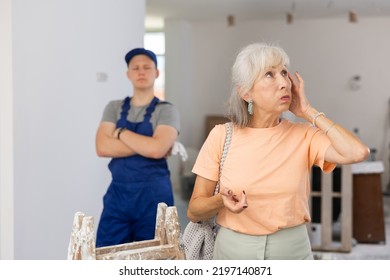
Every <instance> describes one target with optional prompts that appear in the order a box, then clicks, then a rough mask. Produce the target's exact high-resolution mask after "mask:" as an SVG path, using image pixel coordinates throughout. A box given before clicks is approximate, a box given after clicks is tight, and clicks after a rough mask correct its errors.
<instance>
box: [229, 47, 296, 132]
mask: <svg viewBox="0 0 390 280" xmlns="http://www.w3.org/2000/svg"><path fill="white" fill-rule="evenodd" d="M289 63H290V59H289V57H288V55H287V54H286V52H285V51H284V50H283V49H282V48H281V47H279V46H277V45H275V44H267V43H254V44H250V45H248V46H246V47H244V48H243V49H241V51H240V52H239V54H238V55H237V58H236V61H235V63H234V65H233V67H232V92H231V95H230V99H229V102H228V114H227V115H228V117H229V119H230V120H231V121H232V122H233V123H234V124H236V125H238V126H241V127H244V126H247V125H248V123H249V120H250V115H249V113H248V110H247V108H248V103H247V102H246V101H245V100H244V99H242V97H241V96H242V95H244V94H245V93H247V92H248V91H250V90H251V89H252V87H253V85H254V83H255V81H256V79H257V78H258V77H259V75H260V74H261V73H262V72H264V71H265V69H267V68H269V67H271V66H276V65H285V66H286V67H287V66H288V65H289Z"/></svg>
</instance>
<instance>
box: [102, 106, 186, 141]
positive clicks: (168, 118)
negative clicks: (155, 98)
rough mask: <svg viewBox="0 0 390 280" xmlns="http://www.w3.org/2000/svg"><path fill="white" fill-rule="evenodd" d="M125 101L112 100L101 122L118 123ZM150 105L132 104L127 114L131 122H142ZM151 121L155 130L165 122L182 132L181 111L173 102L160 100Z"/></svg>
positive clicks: (105, 109)
mask: <svg viewBox="0 0 390 280" xmlns="http://www.w3.org/2000/svg"><path fill="white" fill-rule="evenodd" d="M123 101H124V100H112V101H110V102H109V103H108V104H107V105H106V107H105V108H104V112H103V117H102V120H101V122H112V123H114V124H116V123H117V121H118V120H119V118H120V113H121V111H122V104H123ZM148 106H149V104H148V105H145V106H131V107H130V111H129V112H128V114H127V120H128V121H129V122H142V121H143V120H144V115H145V112H146V108H147V107H148ZM150 122H151V123H152V126H153V130H155V129H156V127H157V126H158V125H160V124H164V125H169V126H172V127H174V128H176V130H177V133H178V134H179V132H180V115H179V111H178V110H177V108H176V107H175V106H174V105H173V104H171V103H166V102H161V101H160V103H158V104H157V105H156V108H155V110H154V112H153V113H152V116H151V118H150Z"/></svg>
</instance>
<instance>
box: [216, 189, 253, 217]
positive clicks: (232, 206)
mask: <svg viewBox="0 0 390 280" xmlns="http://www.w3.org/2000/svg"><path fill="white" fill-rule="evenodd" d="M221 194H222V199H223V203H224V205H225V207H226V208H227V209H229V210H230V211H232V212H233V213H241V212H242V211H243V210H244V209H245V208H247V207H248V201H247V198H246V194H245V191H242V194H241V198H240V199H239V198H238V197H237V195H235V194H234V193H233V192H232V191H231V190H229V189H224V190H223V191H222V192H221Z"/></svg>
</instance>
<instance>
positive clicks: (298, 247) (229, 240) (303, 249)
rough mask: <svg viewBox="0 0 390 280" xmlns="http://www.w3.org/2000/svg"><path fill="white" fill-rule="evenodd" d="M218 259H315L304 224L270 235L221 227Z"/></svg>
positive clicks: (218, 239)
mask: <svg viewBox="0 0 390 280" xmlns="http://www.w3.org/2000/svg"><path fill="white" fill-rule="evenodd" d="M213 258H214V259H215V260H313V253H312V251H311V245H310V239H309V235H308V232H307V228H306V225H305V224H302V225H299V226H296V227H292V228H287V229H283V230H280V231H278V232H276V233H273V234H269V235H247V234H242V233H238V232H236V231H232V230H230V229H226V228H223V227H221V228H220V229H219V232H218V235H217V238H216V241H215V246H214V256H213Z"/></svg>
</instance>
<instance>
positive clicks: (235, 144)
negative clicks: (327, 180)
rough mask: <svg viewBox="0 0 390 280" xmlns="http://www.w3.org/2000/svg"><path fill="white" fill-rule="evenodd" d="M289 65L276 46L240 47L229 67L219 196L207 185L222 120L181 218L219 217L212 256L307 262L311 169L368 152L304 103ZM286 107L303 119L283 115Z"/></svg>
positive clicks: (213, 174)
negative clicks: (228, 130) (229, 127)
mask: <svg viewBox="0 0 390 280" xmlns="http://www.w3.org/2000/svg"><path fill="white" fill-rule="evenodd" d="M288 65H289V57H288V55H287V54H286V53H285V51H284V50H283V49H282V48H281V47H279V46H277V45H272V44H264V43H255V44H251V45H248V46H246V47H245V48H243V49H242V50H241V52H240V53H239V54H238V56H237V58H236V61H235V63H234V65H233V69H232V93H231V97H230V100H229V111H228V117H229V118H230V120H231V121H232V122H233V124H234V126H233V133H232V140H231V144H230V148H229V151H228V154H227V157H226V159H225V162H224V165H223V170H222V174H221V177H220V192H219V194H217V195H213V190H214V187H215V185H216V182H217V181H218V178H219V162H220V158H221V154H222V148H223V145H224V140H225V134H226V128H225V125H217V126H215V127H214V128H213V130H212V131H211V132H210V134H209V136H208V138H207V139H206V141H205V143H204V144H203V146H202V148H201V150H200V153H199V155H198V158H197V160H196V162H195V165H194V167H193V172H194V173H195V174H196V175H197V178H196V182H195V186H194V191H193V193H192V196H191V199H190V203H189V207H188V211H187V215H188V217H189V219H190V220H191V221H193V222H198V221H202V220H206V219H208V218H210V217H211V216H213V215H215V214H217V223H218V224H219V225H220V229H219V231H218V234H217V237H216V241H215V247H214V253H213V258H214V259H252V260H254V259H313V254H312V251H311V245H310V240H309V236H308V233H307V228H306V225H305V223H307V222H309V221H310V219H311V218H310V212H309V204H308V201H309V193H310V181H309V178H310V171H311V168H312V167H313V165H316V166H319V167H320V168H321V169H322V171H323V172H325V173H329V172H332V171H333V169H334V168H335V167H336V165H337V164H351V163H356V162H360V161H363V160H365V159H366V158H367V157H368V155H369V149H368V148H367V146H366V145H365V144H363V143H362V142H361V141H360V140H359V139H358V138H357V137H356V136H355V135H354V134H352V133H351V132H350V131H348V130H347V129H345V128H343V127H342V126H341V125H340V124H338V123H335V122H333V121H332V120H331V119H330V118H329V117H327V116H326V114H325V113H323V112H320V111H318V110H317V109H316V108H314V107H312V106H311V105H310V103H309V101H308V99H307V97H306V94H305V90H304V81H303V79H302V77H301V76H300V75H299V74H298V73H294V75H292V74H291V73H290V72H289V71H288V69H287V67H288ZM287 111H290V112H292V113H293V114H294V115H295V116H297V117H299V118H302V119H304V120H306V121H307V122H305V123H303V122H297V123H294V122H291V121H288V120H286V119H282V118H281V115H282V113H283V112H287Z"/></svg>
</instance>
